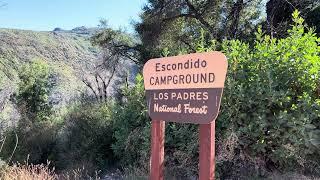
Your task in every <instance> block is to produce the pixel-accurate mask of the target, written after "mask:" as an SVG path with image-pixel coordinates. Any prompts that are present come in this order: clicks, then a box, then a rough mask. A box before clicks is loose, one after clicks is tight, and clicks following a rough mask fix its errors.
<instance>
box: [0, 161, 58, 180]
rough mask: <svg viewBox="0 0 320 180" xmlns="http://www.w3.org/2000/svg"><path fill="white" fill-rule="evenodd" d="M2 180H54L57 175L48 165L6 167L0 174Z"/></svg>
mask: <svg viewBox="0 0 320 180" xmlns="http://www.w3.org/2000/svg"><path fill="white" fill-rule="evenodd" d="M0 179H2V180H56V179H58V175H56V174H55V173H54V169H52V170H51V169H49V166H48V165H43V164H41V165H21V164H16V165H13V166H8V167H6V168H5V169H4V170H3V171H2V172H1V173H0Z"/></svg>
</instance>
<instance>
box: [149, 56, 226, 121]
mask: <svg viewBox="0 0 320 180" xmlns="http://www.w3.org/2000/svg"><path fill="white" fill-rule="evenodd" d="M227 66H228V63H227V59H226V57H225V56H224V55H223V54H222V53H220V52H207V53H194V54H188V55H182V56H174V57H165V58H158V59H151V60H149V61H148V62H147V63H146V64H145V66H144V68H143V77H144V84H145V89H146V97H147V105H148V112H149V115H150V117H151V118H152V119H153V120H164V121H173V122H180V123H194V124H209V123H210V122H212V121H214V120H215V119H216V118H217V116H218V113H219V107H220V101H221V96H222V92H223V88H224V81H225V78H226V73H227Z"/></svg>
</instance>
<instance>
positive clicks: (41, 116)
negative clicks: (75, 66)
mask: <svg viewBox="0 0 320 180" xmlns="http://www.w3.org/2000/svg"><path fill="white" fill-rule="evenodd" d="M52 75H53V74H52V72H51V69H50V66H49V65H48V64H47V63H46V62H45V61H43V60H40V59H35V60H33V61H32V62H31V63H29V64H26V65H24V66H22V68H21V69H20V70H19V79H20V83H19V90H18V94H17V96H16V103H17V105H18V106H19V107H18V109H19V110H20V113H21V115H23V116H25V117H26V118H28V119H29V120H31V121H44V120H48V119H49V116H50V115H51V109H52V107H51V105H50V104H49V95H50V92H51V90H52V88H53V85H54V82H53V81H52V78H51V77H52ZM50 78H51V79H50Z"/></svg>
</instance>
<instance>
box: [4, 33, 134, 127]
mask: <svg viewBox="0 0 320 180" xmlns="http://www.w3.org/2000/svg"><path fill="white" fill-rule="evenodd" d="M97 31H98V29H96V28H85V27H78V28H74V29H72V30H62V29H60V28H55V29H54V30H53V31H47V32H43V31H42V32H36V31H28V30H16V29H0V121H2V122H4V121H5V119H11V120H12V119H18V114H17V113H15V110H14V107H13V104H12V103H11V102H10V100H9V99H10V95H12V94H13V93H14V92H15V91H16V88H17V83H18V81H19V80H18V78H17V71H16V70H17V69H19V67H20V66H21V65H22V64H24V63H27V62H29V61H31V60H33V59H42V60H45V61H46V62H48V64H50V66H51V67H52V68H53V71H54V73H55V79H56V80H57V82H58V83H57V87H56V89H55V90H54V93H53V94H52V95H51V97H50V101H51V102H52V103H53V104H55V105H57V106H59V107H61V105H65V104H67V103H68V102H69V101H70V100H73V99H76V98H77V97H79V96H80V95H81V94H84V93H88V94H90V93H91V92H90V89H88V88H87V87H86V86H85V84H84V83H83V82H82V80H83V78H85V76H90V74H91V73H92V72H93V71H94V70H95V66H96V64H97V63H98V62H99V57H100V49H99V48H98V47H95V46H93V45H92V44H91V42H90V37H91V36H92V35H93V34H94V33H95V32H97ZM123 61H124V66H121V67H122V69H121V70H120V69H119V70H118V71H117V73H116V76H115V79H116V80H117V82H118V80H119V78H120V77H122V76H121V74H123V73H126V74H128V73H129V71H130V72H136V71H131V69H135V68H134V66H133V64H132V63H130V62H129V61H126V60H123ZM104 73H106V75H105V76H106V77H107V74H108V72H104ZM133 76H134V75H131V78H130V79H132V77H133ZM87 79H90V78H87ZM91 79H92V78H91ZM116 80H115V81H116ZM113 89H114V87H113ZM113 89H112V88H109V89H108V91H111V92H112V91H114V90H113ZM111 94H112V93H111Z"/></svg>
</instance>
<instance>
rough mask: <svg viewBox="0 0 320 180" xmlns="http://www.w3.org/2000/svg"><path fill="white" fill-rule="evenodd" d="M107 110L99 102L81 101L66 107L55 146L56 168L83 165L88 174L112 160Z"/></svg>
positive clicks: (80, 166)
mask: <svg viewBox="0 0 320 180" xmlns="http://www.w3.org/2000/svg"><path fill="white" fill-rule="evenodd" d="M109 111H110V110H109V106H107V105H103V104H102V105H97V104H93V105H90V104H81V105H77V106H76V107H75V108H72V109H71V110H70V112H69V113H68V115H67V116H66V118H65V119H64V123H63V126H62V128H61V129H60V131H59V139H58V141H57V145H56V147H55V153H54V154H55V155H56V157H55V165H56V166H57V168H59V169H77V168H82V167H85V168H86V169H87V170H88V172H91V173H92V172H94V171H95V170H96V169H103V168H105V167H106V166H107V165H110V164H112V163H113V160H114V158H113V151H112V149H111V144H112V127H111V125H112V123H111V121H110V112H109Z"/></svg>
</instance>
